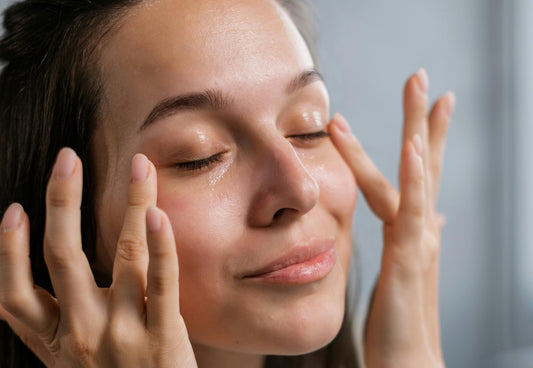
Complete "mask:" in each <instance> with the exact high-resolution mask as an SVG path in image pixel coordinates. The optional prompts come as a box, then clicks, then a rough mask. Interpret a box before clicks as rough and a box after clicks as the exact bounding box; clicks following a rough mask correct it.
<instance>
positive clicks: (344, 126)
mask: <svg viewBox="0 0 533 368" xmlns="http://www.w3.org/2000/svg"><path fill="white" fill-rule="evenodd" d="M333 118H334V119H335V121H337V127H338V128H339V129H340V131H341V132H343V133H351V132H352V128H351V127H350V124H349V123H348V121H346V119H345V118H344V116H342V115H341V114H339V113H336V114H335V115H334V116H333Z"/></svg>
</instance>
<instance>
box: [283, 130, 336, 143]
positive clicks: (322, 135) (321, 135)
mask: <svg viewBox="0 0 533 368" xmlns="http://www.w3.org/2000/svg"><path fill="white" fill-rule="evenodd" d="M327 137H329V133H328V132H326V131H324V130H321V131H318V132H314V133H307V134H294V135H290V136H289V137H288V138H293V139H298V140H301V141H311V140H315V139H322V138H327Z"/></svg>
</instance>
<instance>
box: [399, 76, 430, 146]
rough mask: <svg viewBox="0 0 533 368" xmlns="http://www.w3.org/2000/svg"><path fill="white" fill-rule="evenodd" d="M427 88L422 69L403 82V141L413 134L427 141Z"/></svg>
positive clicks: (426, 80)
mask: <svg viewBox="0 0 533 368" xmlns="http://www.w3.org/2000/svg"><path fill="white" fill-rule="evenodd" d="M428 88H429V80H428V76H427V72H426V71H425V70H424V69H420V70H419V71H418V72H417V73H416V74H413V75H412V76H411V77H410V78H409V79H408V80H407V82H406V83H405V88H404V93H403V111H404V125H403V142H404V143H405V142H406V141H408V140H409V139H411V138H412V137H414V136H415V134H418V135H420V138H422V141H423V142H424V144H426V143H427V137H428V127H427V109H428V97H427V92H428ZM425 154H427V153H423V154H422V156H424V155H425Z"/></svg>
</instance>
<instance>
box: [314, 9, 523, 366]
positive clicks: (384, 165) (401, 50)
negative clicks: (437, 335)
mask: <svg viewBox="0 0 533 368" xmlns="http://www.w3.org/2000/svg"><path fill="white" fill-rule="evenodd" d="M313 3H314V4H315V7H316V14H317V17H318V20H319V30H320V33H319V37H320V38H319V40H320V49H321V65H322V69H323V72H324V74H325V77H326V80H327V82H328V87H329V91H330V95H331V100H332V107H333V111H340V112H342V113H343V114H344V115H345V116H346V117H347V118H348V120H349V121H350V123H351V126H352V129H353V131H354V133H355V134H356V135H357V136H358V137H359V139H360V141H361V142H362V143H363V145H364V147H365V148H366V150H367V152H368V153H369V155H370V156H371V157H372V158H373V160H374V162H375V163H376V165H377V166H378V167H379V168H380V169H381V170H382V172H383V173H384V174H385V175H386V176H387V177H388V178H389V180H390V181H392V182H393V183H396V182H397V166H398V160H399V150H400V137H401V123H402V118H401V117H402V110H401V93H402V87H403V83H404V81H405V80H406V79H407V77H408V76H409V75H410V74H411V73H413V72H415V71H416V70H417V69H418V68H420V67H424V68H426V70H427V71H428V73H429V77H430V98H431V99H434V98H436V97H438V96H439V95H441V94H443V93H445V92H446V91H448V90H452V91H454V92H455V93H456V96H457V108H456V113H455V115H454V118H453V121H452V124H451V126H450V132H449V138H448V145H447V153H446V158H445V164H444V170H443V178H442V187H441V196H440V200H439V206H438V208H439V210H440V211H441V212H442V213H444V214H445V215H446V217H447V219H448V222H447V225H446V227H445V229H444V231H443V237H442V257H441V285H440V295H441V297H440V298H441V299H440V310H441V323H442V336H443V350H444V357H445V360H446V363H447V366H448V367H453V368H456V367H465V368H467V367H513V368H519V367H533V353H532V350H531V349H530V348H529V347H530V346H532V345H533V325H532V323H533V303H532V298H531V293H529V294H526V293H525V291H528V290H529V291H531V288H532V287H531V284H533V283H532V282H531V280H533V275H532V271H531V270H530V268H532V267H530V266H529V265H530V264H531V261H532V260H533V258H532V257H525V256H526V255H532V256H533V254H532V252H531V250H530V247H529V246H528V244H530V242H529V241H528V237H529V238H531V230H529V226H528V219H531V216H529V217H528V216H525V215H527V212H528V211H529V212H531V209H530V208H531V206H530V204H531V203H530V202H527V203H525V202H524V198H523V197H522V196H521V193H525V194H527V193H528V188H531V186H530V185H529V184H530V183H533V180H529V181H528V180H527V175H524V172H526V173H527V172H529V173H531V172H532V170H531V167H528V161H530V160H528V157H531V156H524V154H525V153H527V152H528V144H527V141H530V139H531V138H533V133H532V132H530V131H529V130H530V129H531V128H529V129H528V125H530V124H528V121H529V119H528V117H529V118H531V117H533V116H532V115H531V109H530V108H528V105H530V104H528V101H533V95H532V92H533V91H532V90H531V87H529V86H528V85H531V84H533V83H532V82H533V78H531V76H532V72H531V70H529V69H533V66H531V65H533V63H531V62H529V63H528V62H527V61H531V56H532V51H531V48H532V47H533V46H530V43H531V41H532V40H533V37H530V36H533V34H532V32H531V30H532V27H531V26H528V23H531V22H533V12H532V10H533V9H532V3H533V2H532V1H531V0H515V1H513V0H511V1H508V0H507V1H503V0H501V1H497V0H493V1H491V0H447V1H442V0H404V1H393V0H340V1H339V0H337V1H334V2H333V1H328V0H314V1H313ZM527 41H529V43H528V42H527ZM529 66H531V67H529ZM528 98H529V99H528ZM528 113H529V115H527V114H528ZM528 131H529V135H527V134H526V133H528ZM529 150H531V149H529ZM529 153H531V154H533V152H529ZM524 177H525V178H524ZM519 190H521V191H522V192H519ZM529 196H531V195H529ZM360 199H362V196H361V197H360ZM520 211H521V212H520ZM531 215H533V213H531ZM517 223H518V225H517ZM520 224H521V225H520ZM519 225H520V226H519ZM355 228H356V239H357V242H358V244H359V247H360V252H361V257H362V269H363V295H362V297H363V306H364V302H365V301H366V300H368V297H369V291H370V290H371V288H372V286H373V283H374V281H375V278H376V275H377V272H378V271H379V263H380V257H381V254H380V252H381V247H382V245H381V244H382V243H381V225H380V223H379V221H377V220H376V219H375V217H374V216H373V215H372V213H371V212H370V211H369V209H368V207H367V206H366V204H364V203H363V201H362V200H361V201H360V202H359V204H358V209H357V211H356V218H355ZM532 239H533V238H532ZM519 266H521V268H520V269H518V268H519ZM527 276H531V277H529V278H528V277H527ZM526 289H528V290H526Z"/></svg>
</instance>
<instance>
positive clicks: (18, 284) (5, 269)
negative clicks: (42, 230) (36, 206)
mask: <svg viewBox="0 0 533 368" xmlns="http://www.w3.org/2000/svg"><path fill="white" fill-rule="evenodd" d="M29 242H30V228H29V219H28V216H27V215H26V213H25V212H24V209H23V208H22V206H21V205H19V204H18V203H14V204H12V205H11V206H9V207H8V209H7V210H6V212H5V214H4V218H3V219H2V223H1V224H0V304H1V305H2V307H3V308H5V311H6V312H7V313H9V317H10V318H8V316H7V315H6V318H5V319H8V320H9V322H10V324H13V321H14V320H15V319H16V320H17V321H18V323H17V324H23V325H25V326H27V328H29V329H30V330H32V331H34V333H36V334H37V335H48V336H50V335H51V334H53V332H54V331H55V328H56V326H57V324H58V319H59V315H58V308H57V304H56V302H55V300H54V299H53V298H52V296H51V295H50V294H48V293H47V292H46V291H44V290H42V289H40V288H36V287H35V286H34V284H33V277H32V274H31V264H30V252H29V249H30V247H29Z"/></svg>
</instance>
